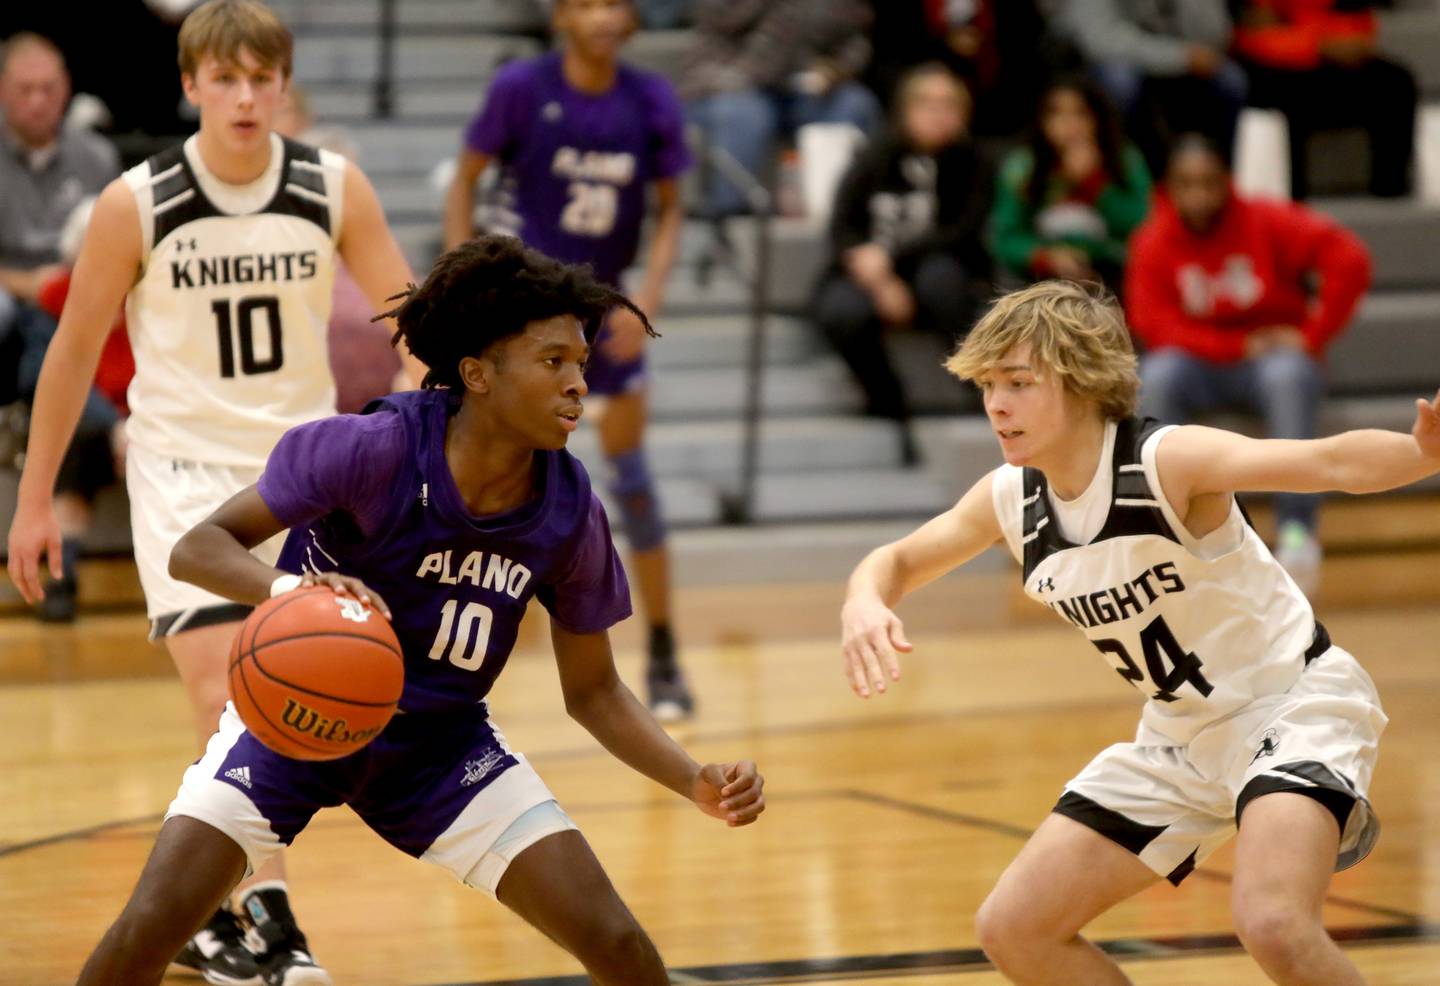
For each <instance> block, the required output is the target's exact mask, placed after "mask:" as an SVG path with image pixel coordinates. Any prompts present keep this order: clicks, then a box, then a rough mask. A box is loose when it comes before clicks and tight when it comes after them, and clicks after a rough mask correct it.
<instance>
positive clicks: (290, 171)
mask: <svg viewBox="0 0 1440 986" xmlns="http://www.w3.org/2000/svg"><path fill="white" fill-rule="evenodd" d="M280 143H281V147H282V149H283V150H282V153H283V158H282V161H281V165H280V182H279V184H278V185H277V186H276V188H275V194H274V196H272V197H271V199H270V201H269V202H268V203H266V205H265V207H264V208H263V209H260V210H259V211H258V212H247V213H242V214H241V215H245V216H255V215H261V214H264V213H269V214H271V215H277V216H295V217H297V218H300V219H305V220H308V221H309V222H312V223H314V224H315V225H316V226H318V227H320V229H321V230H323V231H324V233H325V235H326V236H330V235H331V232H330V206H329V204H328V198H329V196H328V195H327V194H326V191H325V180H324V178H323V176H321V175H319V174H316V173H315V172H313V171H310V170H309V169H307V168H292V167H291V164H292V163H293V162H295V161H305V162H308V163H310V164H316V165H318V164H319V163H320V151H319V150H317V149H316V148H314V147H311V146H309V145H308V144H297V143H296V142H295V141H293V140H290V139H288V138H285V137H282V138H280ZM147 163H148V164H149V165H150V175H151V178H152V179H153V178H154V176H155V175H160V174H164V173H165V172H166V171H169V170H170V169H171V168H173V167H175V165H177V164H178V165H180V170H179V171H178V172H177V173H175V174H174V175H171V176H170V177H169V178H166V179H165V180H164V181H162V182H159V183H158V184H156V185H153V186H152V190H151V194H152V195H153V197H154V227H155V229H154V237H153V239H152V240H151V241H150V242H151V244H152V245H158V244H159V243H160V242H161V241H162V240H164V239H165V237H167V236H169V235H170V234H171V233H173V232H175V230H177V229H179V228H180V227H181V226H184V225H185V224H186V223H192V222H195V221H196V220H199V219H208V218H211V217H215V216H230V215H232V213H227V212H222V211H220V209H219V208H217V207H216V205H215V203H213V202H211V201H210V199H209V198H208V197H207V196H206V195H205V191H204V189H202V188H201V187H200V182H199V180H198V179H197V178H196V177H195V172H194V170H193V169H192V168H191V167H190V160H189V158H187V157H186V156H185V145H184V144H176V145H175V146H174V147H169V148H166V149H165V150H163V151H161V152H160V153H159V154H156V155H154V156H153V157H151V158H150V159H149V161H148V162H147ZM290 185H294V186H296V187H298V188H301V189H304V190H305V191H307V192H310V193H311V194H314V195H318V196H321V197H323V198H326V199H327V202H323V203H322V202H316V201H315V200H314V199H312V198H308V197H306V196H304V195H299V194H297V193H296V192H294V191H292V190H291V189H290V188H288V187H287V186H290ZM186 191H193V192H194V195H192V196H191V197H190V198H188V199H187V200H185V201H184V202H181V203H179V204H178V205H174V206H171V207H170V208H169V209H165V208H164V205H165V203H166V202H169V201H171V200H172V199H174V198H176V197H177V196H179V195H182V194H184V193H185V192H186Z"/></svg>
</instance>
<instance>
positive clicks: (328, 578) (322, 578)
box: [300, 572, 390, 620]
mask: <svg viewBox="0 0 1440 986" xmlns="http://www.w3.org/2000/svg"><path fill="white" fill-rule="evenodd" d="M300 584H301V585H328V586H329V587H330V588H332V589H334V590H335V591H336V592H337V593H339V594H340V595H342V596H353V597H354V598H356V599H358V600H360V601H361V602H362V603H364V604H365V605H366V606H369V607H371V608H373V609H374V610H375V611H376V612H378V613H379V614H380V615H381V616H383V617H385V619H387V620H388V619H390V607H389V605H387V604H386V602H385V600H383V599H381V598H380V593H378V592H376V591H375V590H374V589H371V588H370V587H369V586H367V585H366V584H365V583H364V582H361V581H360V580H359V579H352V578H351V577H350V576H348V575H341V574H340V573H339V572H319V573H316V572H306V573H305V575H304V576H302V577H301V579H300Z"/></svg>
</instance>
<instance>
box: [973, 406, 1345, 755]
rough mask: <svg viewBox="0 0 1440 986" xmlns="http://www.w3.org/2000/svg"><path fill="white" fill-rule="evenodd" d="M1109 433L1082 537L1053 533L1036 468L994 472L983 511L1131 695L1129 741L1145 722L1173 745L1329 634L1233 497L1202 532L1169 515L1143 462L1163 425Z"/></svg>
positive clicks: (1046, 600) (1279, 682) (1312, 651)
mask: <svg viewBox="0 0 1440 986" xmlns="http://www.w3.org/2000/svg"><path fill="white" fill-rule="evenodd" d="M1109 428H1110V429H1111V432H1110V434H1109V435H1108V436H1107V444H1113V448H1114V453H1113V456H1112V461H1111V468H1110V469H1108V470H1103V469H1102V470H1101V471H1100V472H1099V473H1097V477H1096V480H1095V482H1097V483H1100V482H1103V483H1106V484H1107V485H1108V486H1109V490H1108V496H1107V497H1106V499H1108V501H1109V511H1108V513H1106V514H1105V516H1104V521H1103V525H1101V526H1100V529H1099V532H1098V533H1096V534H1095V535H1094V537H1093V538H1091V539H1090V540H1088V541H1087V542H1086V543H1083V544H1076V543H1072V542H1071V541H1068V540H1066V537H1065V535H1064V534H1062V533H1061V531H1060V525H1059V524H1058V523H1057V522H1055V516H1054V510H1055V507H1054V504H1053V503H1052V501H1051V494H1050V491H1049V488H1048V485H1047V484H1046V482H1045V477H1044V476H1043V475H1042V474H1041V473H1040V472H1039V470H1036V469H1021V468H1018V467H1014V466H1002V467H1001V468H1000V470H999V471H998V472H997V473H996V474H995V479H994V486H993V500H994V505H995V512H996V516H997V517H998V518H999V520H1000V526H1001V530H1002V531H1003V532H1004V534H1005V541H1006V543H1007V544H1008V545H1009V547H1010V550H1011V552H1012V553H1013V554H1014V555H1015V557H1016V559H1017V560H1018V561H1019V562H1020V563H1021V565H1022V566H1023V568H1024V579H1025V593H1026V595H1028V596H1030V597H1031V598H1032V599H1034V600H1036V601H1037V602H1040V603H1042V604H1044V605H1046V606H1048V607H1049V608H1050V609H1052V610H1054V611H1055V612H1056V613H1057V614H1058V615H1059V616H1060V617H1061V618H1062V619H1064V620H1066V621H1067V622H1069V623H1071V624H1073V625H1074V626H1076V627H1077V628H1079V629H1080V631H1081V632H1082V633H1084V634H1085V636H1086V637H1088V638H1089V639H1090V642H1091V643H1092V644H1094V645H1095V647H1096V648H1097V649H1098V650H1099V651H1100V652H1101V654H1102V655H1104V657H1105V659H1106V660H1107V661H1108V662H1109V663H1110V665H1111V667H1113V668H1114V669H1115V670H1116V671H1117V672H1118V673H1119V674H1120V677H1122V678H1124V679H1125V680H1127V681H1129V682H1131V683H1132V684H1133V685H1135V687H1137V688H1139V689H1140V690H1141V691H1142V692H1144V694H1145V695H1146V696H1147V701H1146V703H1145V708H1144V712H1143V714H1142V717H1141V727H1142V729H1141V732H1142V736H1143V735H1144V734H1145V731H1146V729H1147V728H1148V729H1150V730H1153V731H1154V732H1156V733H1159V734H1160V735H1159V736H1158V737H1152V739H1153V740H1154V741H1155V742H1158V743H1165V742H1173V743H1176V744H1185V743H1188V742H1189V741H1190V740H1191V739H1192V738H1193V737H1194V736H1195V734H1196V733H1198V732H1199V731H1200V730H1201V729H1203V728H1204V727H1205V726H1207V725H1209V724H1211V723H1213V722H1215V721H1216V720H1217V719H1220V718H1222V717H1224V716H1227V715H1229V714H1230V713H1232V712H1235V711H1236V710H1238V709H1240V708H1242V707H1243V706H1245V705H1247V704H1249V703H1250V702H1251V701H1253V700H1254V699H1256V698H1258V697H1260V696H1264V695H1275V694H1279V693H1280V692H1283V691H1285V690H1286V689H1288V688H1289V687H1290V686H1291V685H1293V684H1294V683H1295V681H1296V680H1297V679H1298V677H1299V675H1300V671H1301V669H1302V668H1303V667H1304V666H1305V664H1306V662H1307V661H1308V660H1309V659H1311V658H1313V657H1315V656H1318V654H1319V653H1320V652H1321V651H1323V650H1324V649H1325V648H1326V647H1328V646H1329V640H1328V637H1327V636H1326V634H1325V632H1324V629H1323V628H1322V627H1320V626H1319V625H1318V624H1317V623H1316V622H1315V616H1314V613H1313V612H1312V611H1311V609H1310V603H1309V602H1308V601H1307V600H1306V598H1305V595H1304V593H1302V592H1301V591H1300V589H1299V588H1298V587H1297V586H1296V585H1295V583H1294V582H1293V581H1292V580H1291V578H1290V576H1289V575H1288V574H1287V573H1286V572H1285V570H1284V569H1283V568H1281V567H1280V564H1279V563H1278V562H1277V561H1275V559H1274V557H1273V556H1272V555H1271V554H1270V550H1269V549H1268V548H1267V547H1266V546H1265V543H1264V542H1263V541H1261V540H1260V537H1259V535H1257V534H1256V533H1255V530H1254V529H1253V528H1252V527H1251V526H1250V523H1249V521H1248V519H1247V518H1246V517H1245V515H1244V513H1243V512H1242V511H1241V509H1240V506H1239V504H1238V503H1234V502H1233V501H1232V503H1231V506H1230V514H1229V516H1228V517H1227V518H1226V519H1225V522H1224V523H1223V524H1221V525H1220V526H1219V527H1218V528H1217V529H1215V530H1214V531H1212V532H1210V533H1209V534H1207V535H1206V536H1205V537H1204V538H1200V539H1197V538H1195V537H1194V536H1192V535H1191V534H1190V532H1189V531H1188V530H1186V528H1185V525H1184V524H1182V523H1181V522H1180V519H1179V517H1178V516H1177V515H1176V514H1175V511H1174V510H1173V509H1172V508H1171V506H1170V504H1169V503H1168V502H1167V501H1166V499H1165V495H1164V493H1163V491H1162V487H1161V485H1160V477H1159V473H1158V472H1157V470H1156V466H1155V452H1156V449H1157V448H1158V447H1159V445H1160V442H1161V441H1162V440H1163V439H1164V437H1165V435H1166V434H1167V433H1168V432H1170V431H1171V430H1172V429H1171V428H1168V427H1161V426H1160V425H1159V424H1158V423H1157V422H1155V421H1153V420H1149V419H1147V420H1145V421H1139V420H1135V419H1131V420H1128V421H1122V422H1120V423H1118V425H1117V424H1116V423H1114V422H1112V423H1111V424H1110V425H1109ZM1070 533H1071V534H1072V535H1073V534H1075V533H1076V532H1074V531H1073V530H1072V531H1071V532H1070Z"/></svg>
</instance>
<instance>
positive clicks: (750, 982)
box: [0, 788, 1440, 986]
mask: <svg viewBox="0 0 1440 986" xmlns="http://www.w3.org/2000/svg"><path fill="white" fill-rule="evenodd" d="M823 799H841V800H849V801H855V802H859V803H863V804H870V805H874V806H876V807H882V808H886V809H889V810H894V811H901V812H904V813H906V814H910V815H914V816H919V817H923V818H928V819H931V820H934V821H940V822H944V823H946V824H950V825H958V826H962V827H965V828H970V829H978V830H982V831H987V832H992V833H995V834H997V835H1002V836H1005V837H1007V838H1013V839H1026V838H1029V836H1030V831H1029V830H1028V829H1025V828H1024V827H1022V826H1018V825H1014V824H1011V823H1008V822H1004V821H1000V820H997V819H990V818H985V817H983V816H978V815H970V814H966V813H963V812H956V811H951V810H948V809H944V808H937V807H934V806H932V805H926V804H922V803H918V802H911V801H907V800H904V799H901V798H895V797H891V796H888V795H882V794H876V793H874V792H870V791H862V790H857V789H853V788H841V789H834V790H818V791H808V792H797V793H796V794H795V795H792V796H791V797H789V798H785V799H784V800H785V801H787V802H795V801H801V800H804V801H815V800H823ZM674 806H675V807H679V808H686V807H688V805H685V804H684V803H681V802H678V801H677V802H676V803H675V805H674ZM641 807H644V808H653V807H657V805H638V804H636V803H626V802H597V803H594V804H577V805H574V806H573V811H575V812H576V813H581V814H583V813H586V812H612V811H634V810H636V809H637V808H641ZM162 818H163V815H162V814H160V813H156V814H151V815H143V816H138V817H134V818H126V819H116V820H114V821H110V822H102V823H100V824H98V825H91V826H86V827H85V828H80V829H74V830H71V831H68V832H59V833H55V834H53V835H49V836H45V837H42V838H39V839H33V840H29V841H26V842H21V843H15V844H12V845H8V846H0V858H3V857H6V856H13V855H17V854H19V853H22V852H26V851H28V850H32V849H40V848H44V847H47V846H52V845H56V844H59V843H64V842H69V841H79V840H84V839H90V838H95V837H97V836H104V835H106V834H107V833H110V832H114V831H116V830H119V829H124V828H127V827H133V826H140V825H153V824H155V823H156V822H159V821H160V820H161V819H162ZM1196 875H1199V876H1202V877H1204V878H1207V879H1212V880H1216V881H1219V882H1226V883H1228V882H1230V875H1229V874H1225V873H1216V872H1213V871H1205V870H1197V871H1196ZM1327 900H1328V901H1329V903H1331V904H1334V905H1336V906H1341V907H1347V908H1353V909H1356V910H1359V911H1362V912H1367V913H1370V914H1373V915H1376V916H1380V917H1387V918H1392V919H1398V921H1397V923H1394V924H1385V925H1372V926H1368V927H1342V928H1329V929H1328V930H1329V932H1330V934H1331V935H1332V936H1333V937H1334V938H1335V939H1336V940H1337V941H1339V942H1341V943H1343V944H1350V945H1372V946H1373V945H1395V946H1405V945H1415V944H1427V943H1433V942H1440V923H1435V922H1429V921H1426V920H1425V919H1424V918H1423V917H1421V916H1419V915H1416V914H1412V913H1410V912H1407V911H1403V910H1399V909H1396V908H1389V907H1384V906H1380V905H1374V904H1368V903H1365V902H1363V901H1354V900H1349V899H1346V898H1340V897H1334V896H1331V897H1329V898H1327ZM1096 944H1097V945H1098V946H1099V947H1100V948H1101V949H1102V950H1104V951H1105V952H1106V953H1107V954H1109V955H1113V956H1115V957H1116V958H1117V959H1119V960H1122V961H1124V962H1135V961H1163V960H1166V959H1179V958H1188V957H1195V956H1202V955H1205V954H1214V955H1225V954H1236V953H1239V952H1242V951H1243V950H1244V949H1243V947H1242V946H1241V944H1240V942H1239V939H1238V938H1237V937H1236V936H1235V935H1233V934H1209V935H1180V936H1173V937H1155V938H1120V939H1112V940H1108V941H1102V942H1097V943H1096ZM992 968H993V967H992V966H991V964H990V962H989V960H988V959H986V958H985V955H984V953H983V952H982V951H981V950H980V949H978V948H959V949H943V950H936V951H926V952H902V953H894V954H876V955H852V956H842V957H837V958H816V959H787V960H777V961H771V962H745V963H726V964H718V965H711V966H692V967H688V968H681V969H674V970H671V981H672V982H673V983H676V984H678V986H687V984H700V983H725V984H728V986H785V984H799V983H816V982H824V981H836V980H847V981H855V982H860V981H864V980H867V979H877V978H896V977H905V976H921V975H934V974H955V975H965V974H970V973H978V972H984V971H989V970H991V969H992ZM588 982H589V980H588V978H586V977H585V976H548V977H538V978H532V979H504V980H484V981H473V982H466V983H452V984H446V986H585V984H587V983H588Z"/></svg>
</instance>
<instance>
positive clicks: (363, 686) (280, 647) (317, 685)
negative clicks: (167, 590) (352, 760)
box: [230, 586, 405, 760]
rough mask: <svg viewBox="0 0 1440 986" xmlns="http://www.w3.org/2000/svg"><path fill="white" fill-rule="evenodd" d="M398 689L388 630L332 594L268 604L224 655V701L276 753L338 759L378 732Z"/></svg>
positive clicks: (314, 592) (396, 647) (311, 589)
mask: <svg viewBox="0 0 1440 986" xmlns="http://www.w3.org/2000/svg"><path fill="white" fill-rule="evenodd" d="M404 684H405V662H404V658H403V656H402V655H401V652H400V642H399V641H398V640H397V639H396V638H395V631H394V630H392V629H391V628H390V624H389V622H388V621H386V619H385V618H384V617H383V616H381V615H380V614H379V613H378V612H377V611H376V610H374V609H371V608H370V607H368V606H366V605H364V604H363V603H361V602H360V601H359V600H357V599H355V598H353V597H351V596H342V595H337V594H336V592H335V591H334V590H333V589H331V588H330V587H329V586H308V587H306V588H302V589H296V590H294V591H292V592H287V593H284V594H283V595H280V596H276V597H275V598H274V599H269V600H267V601H265V602H264V603H262V604H261V605H260V606H258V607H256V609H255V611H254V612H253V613H251V614H250V617H249V618H248V619H247V620H246V621H245V622H244V624H243V625H242V626H241V627H240V633H239V634H237V635H236V637H235V643H234V645H233V646H232V647H231V649H230V698H231V700H232V701H234V703H235V709H236V711H238V712H239V713H240V719H241V721H243V722H244V723H245V727H246V728H247V729H249V730H250V732H251V733H253V734H254V735H255V738H256V739H258V740H259V741H260V742H262V743H264V744H265V745H266V746H268V747H269V748H270V749H272V750H274V751H275V752H276V753H279V754H282V755H284V756H287V757H292V758H294V759H296V760H335V759H337V758H339V757H343V756H346V755H348V754H351V753H354V752H355V751H356V750H359V749H360V748H361V747H363V746H364V745H365V744H366V743H369V742H370V741H371V740H372V739H374V738H375V737H376V736H378V735H379V734H380V730H382V729H384V728H385V724H386V723H387V722H389V721H390V717H391V716H392V715H394V713H395V705H396V703H397V702H399V701H400V691H401V688H402V687H403V686H404Z"/></svg>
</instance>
